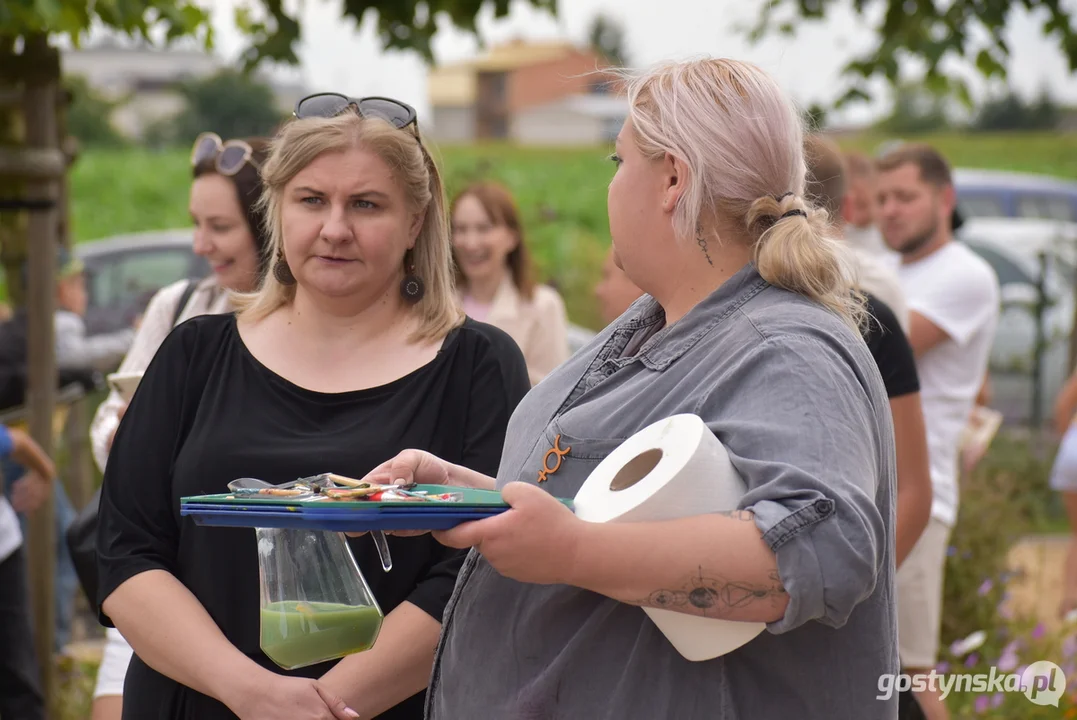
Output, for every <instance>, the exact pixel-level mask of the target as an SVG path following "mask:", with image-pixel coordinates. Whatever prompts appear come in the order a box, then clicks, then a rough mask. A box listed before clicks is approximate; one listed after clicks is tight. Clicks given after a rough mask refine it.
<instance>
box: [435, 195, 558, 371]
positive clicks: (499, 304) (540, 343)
mask: <svg viewBox="0 0 1077 720" xmlns="http://www.w3.org/2000/svg"><path fill="white" fill-rule="evenodd" d="M450 212H451V217H452V241H453V257H454V259H455V261H456V267H457V269H458V274H457V280H458V283H459V288H460V296H461V298H462V300H463V304H464V312H465V313H467V315H468V316H469V317H472V318H474V319H476V320H478V321H480V322H487V323H490V324H491V325H493V326H495V327H498V328H501V329H502V330H504V331H505V332H507V333H508V334H509V335H510V336H511V337H512V339H513V340H515V341H516V344H517V345H519V346H520V349H521V350H523V353H524V359H525V360H527V372H528V375H529V376H530V378H531V383H532V384H537V383H538V382H540V381H541V380H542V379H543V378H544V377H546V375H548V374H549V373H550V371H551V370H553V369H554V368H555V367H557V366H558V365H560V364H561V363H562V362H564V361H565V360H567V359H568V356H569V349H568V331H567V327H568V316H567V315H566V313H565V304H564V302H563V301H562V300H561V296H560V295H558V294H557V291H556V290H554V289H553V288H551V287H549V286H547V285H539V284H536V283H535V281H534V279H533V278H532V274H531V273H532V269H531V256H530V253H529V252H528V250H527V243H526V242H525V240H524V233H523V228H522V226H521V224H520V214H519V212H518V210H517V209H516V202H515V201H514V200H513V198H512V195H511V194H510V193H509V191H508V190H507V189H505V188H504V187H502V186H501V185H497V184H495V183H489V182H487V183H478V184H475V185H472V186H470V187H468V188H466V189H465V190H464V191H463V192H461V193H460V194H459V195H457V196H456V199H455V200H454V201H453V203H452V208H451V210H450Z"/></svg>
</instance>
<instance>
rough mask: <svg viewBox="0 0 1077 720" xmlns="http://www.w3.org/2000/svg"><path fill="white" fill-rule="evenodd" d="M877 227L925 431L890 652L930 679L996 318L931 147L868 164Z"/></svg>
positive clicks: (989, 278) (925, 696)
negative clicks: (958, 238)
mask: <svg viewBox="0 0 1077 720" xmlns="http://www.w3.org/2000/svg"><path fill="white" fill-rule="evenodd" d="M876 168H877V170H878V173H879V174H878V178H877V182H878V193H879V196H878V220H879V227H880V230H881V231H882V234H883V238H884V239H885V240H886V244H887V245H888V246H889V247H890V248H892V249H893V250H894V251H896V252H897V253H899V254H900V255H901V265H900V266H899V269H898V274H899V276H900V277H901V282H902V286H903V287H904V289H905V297H906V300H907V302H908V306H909V341H910V343H911V344H912V348H913V352H914V353H915V355H916V362H917V371H918V373H919V375H920V395H921V401H922V404H923V410H924V420H925V423H926V425H927V439H928V453H929V456H930V461H931V482H932V489H933V502H932V506H931V520H930V521H929V523H928V526H927V528H926V529H925V530H924V533H923V535H921V537H920V540H919V541H918V542H917V544H916V546H914V547H913V550H912V552H911V553H910V554H909V556H908V558H907V559H906V561H905V564H904V565H902V567H901V569H900V570H899V572H898V644H899V650H900V655H901V662H902V666H903V668H904V669H905V672H908V673H918V672H929V671H930V669H931V668H933V667H934V666H935V663H936V660H937V654H938V642H939V627H940V623H941V617H942V607H941V606H942V587H943V574H944V570H945V563H946V548H947V544H948V543H949V537H950V530H951V528H952V527H953V525H954V522H955V520H956V519H957V509H958V475H959V470H958V453H959V443H960V440H961V435H962V431H963V430H964V429H965V427H966V425H967V423H968V420H969V416H970V413H971V412H972V409H973V406H974V404H975V401H976V396H977V394H978V393H979V391H980V388H981V387H982V385H983V382H984V379H985V377H986V375H987V363H988V356H989V353H990V349H991V345H992V343H993V342H994V337H995V329H996V327H997V325H998V318H999V294H1000V293H999V282H998V277H997V276H996V275H995V272H994V271H993V270H992V269H991V266H990V265H989V264H988V263H987V262H986V261H985V260H983V259H982V258H980V257H979V256H978V255H976V254H975V253H973V252H972V250H970V249H969V248H968V247H967V246H965V245H963V244H961V243H959V242H955V241H954V239H953V231H952V224H951V223H952V216H953V210H954V205H955V202H956V194H955V191H954V186H953V180H952V177H951V171H950V166H949V164H948V163H947V162H946V160H945V159H944V158H943V157H942V156H941V155H940V154H939V153H938V152H936V151H935V150H934V149H932V148H930V147H928V146H924V145H915V144H909V145H902V146H900V147H898V148H897V149H895V150H892V151H891V152H889V153H887V154H886V155H884V156H883V157H881V158H879V159H878V160H877V161H876ZM916 696H917V700H918V701H919V703H920V705H921V707H922V708H923V710H924V714H925V715H926V716H927V718H928V720H936V719H937V718H947V717H948V713H947V711H946V706H945V705H944V704H943V703H942V701H941V700H940V699H939V698H938V696H937V695H935V694H933V693H931V692H930V691H928V692H923V693H916Z"/></svg>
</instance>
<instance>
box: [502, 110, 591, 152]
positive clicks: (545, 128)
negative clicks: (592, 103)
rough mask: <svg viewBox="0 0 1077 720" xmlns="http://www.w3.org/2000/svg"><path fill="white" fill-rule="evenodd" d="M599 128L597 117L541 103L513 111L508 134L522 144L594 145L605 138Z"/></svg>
mask: <svg viewBox="0 0 1077 720" xmlns="http://www.w3.org/2000/svg"><path fill="white" fill-rule="evenodd" d="M602 128H603V121H602V118H600V117H594V116H592V115H585V114H583V113H580V112H576V111H573V110H571V109H568V108H565V107H564V106H562V105H560V104H555V105H543V106H540V107H536V108H529V109H527V110H522V111H520V112H518V113H516V115H515V116H514V117H513V118H512V122H511V127H510V129H509V136H510V137H511V138H512V139H513V140H514V141H516V142H518V143H520V144H523V145H597V144H599V143H602V142H605V140H606V138H605V137H604V134H603V130H602Z"/></svg>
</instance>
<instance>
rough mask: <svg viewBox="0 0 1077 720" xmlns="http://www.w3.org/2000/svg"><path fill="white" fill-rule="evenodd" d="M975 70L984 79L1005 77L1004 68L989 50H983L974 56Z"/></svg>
mask: <svg viewBox="0 0 1077 720" xmlns="http://www.w3.org/2000/svg"><path fill="white" fill-rule="evenodd" d="M976 69H977V70H979V71H980V74H982V75H983V76H984V77H987V78H990V77H994V76H996V75H997V76H998V77H1004V76H1005V75H1006V68H1005V67H1003V65H1002V64H1001V63H1000V62H999V61H998V60H996V59H995V57H994V56H993V55H992V54H991V51H990V50H987V49H983V50H981V51H980V52H979V53H977V54H976Z"/></svg>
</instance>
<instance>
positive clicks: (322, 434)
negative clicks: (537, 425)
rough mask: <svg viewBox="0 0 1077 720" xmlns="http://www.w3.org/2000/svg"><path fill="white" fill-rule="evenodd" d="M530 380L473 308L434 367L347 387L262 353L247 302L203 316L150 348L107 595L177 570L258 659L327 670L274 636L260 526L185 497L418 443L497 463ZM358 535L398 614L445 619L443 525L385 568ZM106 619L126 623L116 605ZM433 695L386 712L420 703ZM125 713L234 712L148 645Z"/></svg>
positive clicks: (131, 412) (134, 405)
mask: <svg viewBox="0 0 1077 720" xmlns="http://www.w3.org/2000/svg"><path fill="white" fill-rule="evenodd" d="M529 389H530V383H529V381H528V378H527V367H526V364H525V362H524V358H523V354H522V353H521V352H520V350H519V348H518V347H517V346H516V345H515V343H513V341H512V339H511V338H510V337H509V336H508V335H507V334H505V333H504V332H502V331H500V330H498V329H496V328H493V327H492V326H490V325H486V324H483V323H478V322H475V321H473V320H470V319H468V320H466V321H465V323H464V325H463V326H462V327H460V328H457V329H456V330H453V331H452V332H451V333H450V334H449V336H448V337H447V338H446V339H445V341H444V343H443V345H442V348H441V350H440V351H439V353H438V355H437V357H436V358H435V359H434V360H433V361H431V362H430V363H428V364H427V365H425V366H424V367H422V368H419V369H418V370H416V371H414V372H412V373H409V374H408V375H406V376H404V377H402V378H400V379H399V380H395V381H393V382H391V383H389V384H387V385H383V386H381V387H377V388H371V389H367V390H357V391H354V392H345V393H335V394H327V393H319V392H314V391H311V390H306V389H303V388H300V387H298V386H296V385H294V384H292V383H290V382H288V381H287V380H285V379H284V378H282V377H280V376H279V375H277V374H275V373H273V372H272V371H270V370H269V369H268V368H266V367H265V366H264V365H262V364H261V363H260V362H259V361H258V360H257V359H256V358H255V357H254V356H253V355H252V354H251V353H250V352H249V351H248V350H247V348H246V346H245V345H244V344H243V342H242V340H241V338H240V336H239V332H238V330H237V327H236V320H235V317H234V316H233V315H216V316H203V317H197V318H193V319H191V320H188V321H187V322H185V323H183V324H181V325H179V326H178V327H177V328H176V329H175V330H173V331H172V333H171V334H170V335H169V336H168V338H167V339H166V340H165V341H164V343H163V344H162V345H161V348H160V350H159V351H158V352H157V355H156V356H155V357H154V359H153V361H152V362H151V363H150V365H149V367H148V369H147V370H146V374H145V376H144V377H143V379H142V381H141V384H140V385H139V388H138V392H137V393H136V394H135V396H134V399H133V400H132V402H131V405H130V408H129V409H128V411H127V413H126V414H125V415H124V418H123V422H122V423H121V424H120V427H119V430H118V432H117V433H116V438H115V442H114V445H113V448H112V451H111V453H110V455H109V461H108V466H107V469H106V472H105V478H104V485H103V488H102V492H101V505H100V517H99V521H98V522H99V527H98V535H97V549H98V553H99V556H100V557H99V567H100V574H101V577H100V588H99V600H100V601H103V600H104V599H105V598H107V597H108V595H109V594H110V593H112V592H113V591H114V590H115V589H116V588H117V587H118V586H119V585H120V584H121V583H123V582H124V581H126V580H127V579H129V578H131V577H132V576H134V575H136V574H138V573H141V572H144V571H146V570H152V569H163V570H166V571H168V572H170V573H172V574H173V575H174V576H176V577H177V578H178V579H179V580H180V581H181V582H182V583H183V584H184V585H186V586H187V588H189V589H190V591H191V592H192V593H193V594H194V595H195V597H197V598H198V600H199V601H200V602H201V603H202V605H203V606H205V608H206V610H207V611H208V612H209V614H210V616H211V617H213V619H214V620H215V621H216V623H217V625H218V626H219V627H220V628H221V630H222V631H223V632H224V634H225V635H226V636H227V638H228V640H229V641H230V642H231V643H232V644H233V645H235V646H236V647H237V648H239V650H241V651H242V652H244V653H246V654H247V655H248V656H249V657H251V658H252V659H254V660H255V661H256V662H258V663H259V664H261V665H262V666H264V667H267V668H269V669H271V670H273V671H274V672H277V673H280V674H291V675H300V676H305V677H318V676H321V675H322V674H324V673H325V672H326V671H327V670H328V669H329V668H330V667H331V666H332V663H323V664H320V665H314V666H310V667H306V668H301V669H299V670H295V671H292V672H290V673H289V672H287V671H284V670H282V669H280V668H279V667H278V666H277V665H275V664H274V663H273V661H272V660H270V659H269V658H268V657H267V656H266V655H265V654H264V653H263V652H262V651H261V650H260V649H259V633H260V630H259V627H260V625H259V581H258V555H257V552H256V547H255V531H254V530H253V529H250V528H216V527H205V526H196V525H195V524H194V522H193V521H192V520H191V518H189V517H183V518H181V517H180V515H179V499H180V497H181V496H185V495H200V494H204V493H220V492H227V484H228V483H229V482H230V481H231V480H233V479H235V478H239V477H254V478H260V479H262V480H265V481H266V482H269V483H273V484H277V483H281V482H286V481H289V480H294V479H295V478H298V477H305V476H309V475H314V474H317V473H320V472H335V473H340V474H343V475H347V476H351V477H362V476H364V475H365V474H366V473H367V472H369V471H370V470H371V469H373V468H374V467H375V466H377V465H378V464H380V463H382V462H384V461H385V460H387V459H389V458H391V457H392V456H393V455H395V454H396V453H398V452H400V451H401V450H404V449H407V448H419V449H423V450H428V451H430V452H432V453H434V454H436V455H438V456H439V457H442V458H444V459H445V460H448V461H450V462H453V463H458V464H461V465H464V466H466V467H469V468H472V469H474V470H477V471H479V472H482V473H485V474H487V475H491V476H493V475H496V474H497V466H498V463H499V461H500V459H501V449H502V444H503V442H504V439H505V428H506V426H507V424H508V420H509V416H510V415H511V414H512V412H513V410H514V409H515V407H516V405H517V403H518V402H519V401H520V399H521V398H522V397H523V396H524V395H525V394H526V393H527V392H528V390H529ZM348 542H349V544H350V545H351V548H352V552H353V553H354V554H355V558H356V560H357V561H358V563H359V566H360V568H361V569H362V571H363V575H364V576H365V578H366V580H367V582H368V583H369V585H370V588H371V590H372V591H373V593H374V597H375V598H376V599H377V602H378V604H379V605H380V606H381V609H382V610H383V611H384V612H385V613H386V614H388V613H389V612H390V611H392V610H393V608H395V607H396V606H397V605H399V604H400V603H401V602H402V601H404V600H407V601H409V602H411V603H413V604H415V605H416V606H418V607H420V608H422V609H423V610H424V611H426V612H427V613H429V614H430V615H431V616H432V617H434V618H436V619H437V620H438V622H440V621H441V617H442V614H443V611H444V609H445V605H446V603H447V602H448V600H449V596H450V594H451V593H452V589H453V585H454V584H455V582H456V575H457V572H458V571H459V568H460V565H461V562H462V560H463V557H464V553H463V552H461V551H456V550H452V549H449V548H446V547H445V546H443V545H440V544H439V543H438V542H437V541H435V540H434V539H433V538H432V537H431V536H430V535H423V536H419V537H411V538H399V537H392V536H390V537H388V542H389V546H390V550H391V553H392V558H393V569H392V571H391V572H389V573H385V572H384V571H383V570H382V568H381V562H380V561H379V559H378V554H377V550H376V549H375V547H374V544H373V541H372V540H371V539H370V537H369V536H363V537H360V538H350V539H349V540H348ZM101 620H102V622H103V623H104V624H105V625H106V626H108V627H111V626H112V624H111V621H110V620H109V618H108V617H107V616H105V615H104V614H103V613H102V616H101ZM424 695H425V693H420V694H419V695H416V696H414V697H412V698H410V699H408V700H406V701H405V702H403V703H401V704H399V705H397V706H396V707H395V708H393V709H391V710H389V711H388V712H386V713H385V714H383V715H380V716H379V717H382V718H415V719H418V718H421V717H422V715H423V702H424V697H423V696H424ZM123 714H124V717H125V718H139V719H140V720H141V719H144V718H169V719H176V718H191V719H192V720H217V719H219V718H220V719H223V718H233V717H235V716H234V715H233V714H232V713H231V712H230V711H229V710H228V708H227V707H226V706H225V705H223V704H222V703H220V702H218V701H217V700H214V699H212V698H210V697H207V696H205V695H202V694H200V693H197V692H195V691H194V690H191V689H190V688H187V687H185V686H182V685H180V684H179V683H177V682H175V681H173V680H171V679H169V678H167V677H165V676H163V675H160V674H159V673H157V672H156V671H154V670H152V669H150V668H149V667H148V666H147V665H146V664H145V663H143V662H141V661H140V660H139V658H138V657H137V656H136V657H134V658H133V659H132V661H131V666H130V669H129V670H128V673H127V678H126V682H125V684H124V704H123Z"/></svg>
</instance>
